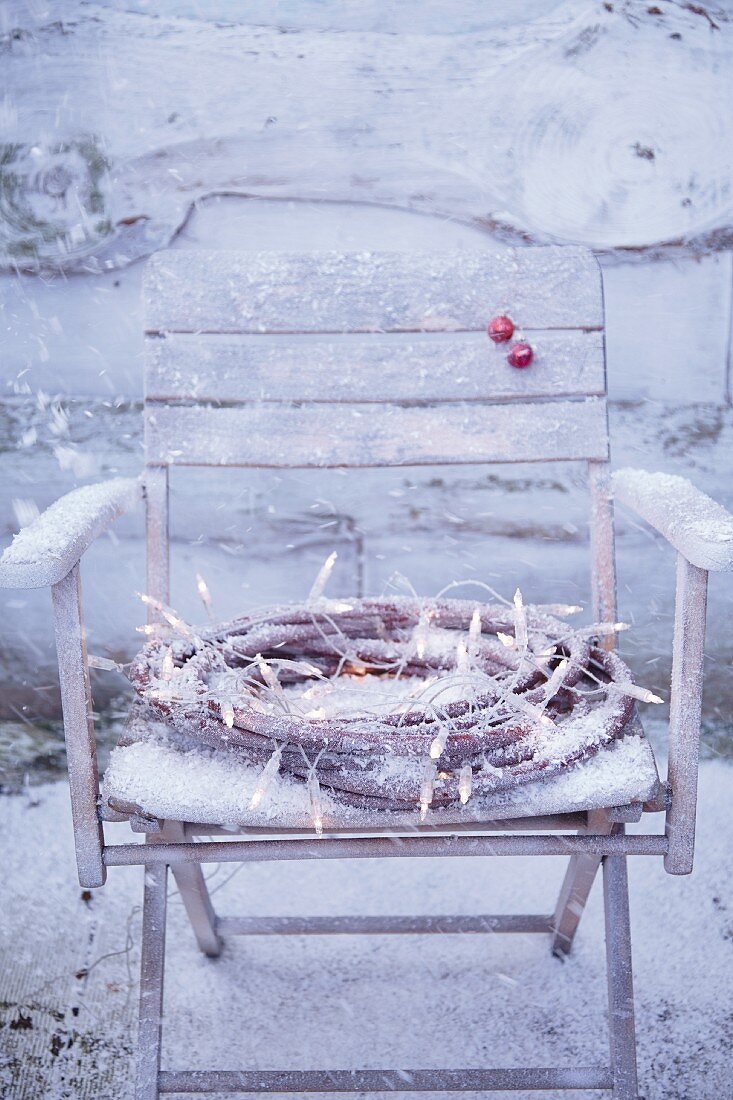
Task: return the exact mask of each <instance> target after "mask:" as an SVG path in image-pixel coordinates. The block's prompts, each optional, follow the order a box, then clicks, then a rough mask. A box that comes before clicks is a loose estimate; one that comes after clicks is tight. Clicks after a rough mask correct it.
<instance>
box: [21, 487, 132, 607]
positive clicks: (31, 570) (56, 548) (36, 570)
mask: <svg viewBox="0 0 733 1100" xmlns="http://www.w3.org/2000/svg"><path fill="white" fill-rule="evenodd" d="M141 499H142V481H141V480H139V479H137V478H129V477H118V478H114V479H113V480H112V481H103V482H101V483H100V484H98V485H85V486H83V487H82V488H81V489H74V490H72V492H70V493H67V494H66V495H65V496H63V497H61V498H60V499H59V500H57V501H55V502H54V503H53V504H52V505H50V507H48V508H47V509H46V511H45V512H43V513H42V514H41V515H40V516H39V517H38V519H35V520H34V521H33V523H30V524H29V525H28V526H27V527H24V528H23V530H22V531H20V532H19V533H18V534H17V535H15V537H14V538H13V541H12V543H11V544H10V546H8V548H7V549H6V550H5V552H4V553H3V555H2V556H1V557H0V588H44V587H46V586H47V585H54V584H58V582H59V581H60V580H63V578H64V577H65V576H66V575H67V573H68V572H69V570H70V569H72V568H73V567H74V566H75V565H76V564H77V562H78V561H79V559H80V558H81V556H82V554H83V553H84V551H85V550H86V549H87V547H88V546H89V545H90V544H91V543H92V542H94V540H95V539H96V538H97V536H98V535H101V534H102V532H103V531H106V529H107V528H108V527H109V526H110V524H111V523H112V522H113V520H115V519H117V517H118V516H120V515H122V514H123V513H124V512H129V511H130V510H131V509H132V508H134V507H135V505H136V504H137V503H138V501H140V500H141Z"/></svg>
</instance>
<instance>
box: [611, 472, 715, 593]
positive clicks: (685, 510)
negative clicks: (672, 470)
mask: <svg viewBox="0 0 733 1100" xmlns="http://www.w3.org/2000/svg"><path fill="white" fill-rule="evenodd" d="M613 486H614V492H615V496H616V499H617V500H619V501H620V502H621V503H622V504H625V505H626V506H627V507H628V508H631V509H632V511H634V512H636V514H637V515H639V516H641V518H642V519H644V520H646V522H647V523H648V524H650V525H651V526H652V527H654V528H655V530H657V531H659V533H660V534H662V535H664V537H665V538H666V539H667V540H668V541H669V542H670V543H671V544H672V546H674V548H675V549H676V550H677V551H679V553H680V554H682V556H683V557H684V558H686V559H687V561H689V562H690V563H691V564H692V565H696V566H698V568H700V569H706V570H710V571H712V572H718V571H720V572H728V571H729V570H731V569H733V515H731V513H730V512H728V511H727V510H726V509H725V508H723V506H722V505H721V504H718V503H717V501H714V500H713V499H712V498H711V497H709V496H708V495H707V494H706V493H703V492H701V491H700V490H699V489H697V488H696V487H695V486H694V485H692V484H691V482H689V481H688V480H687V478H684V477H679V476H677V475H675V474H661V473H648V472H647V471H646V470H631V469H624V470H617V471H616V473H615V474H614V477H613Z"/></svg>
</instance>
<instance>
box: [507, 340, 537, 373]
mask: <svg viewBox="0 0 733 1100" xmlns="http://www.w3.org/2000/svg"><path fill="white" fill-rule="evenodd" d="M532 357H533V352H532V348H531V347H530V346H529V344H515V345H514V347H513V348H512V350H511V351H510V352H509V354H508V355H507V362H508V363H509V365H510V366H512V367H517V369H518V370H523V369H524V367H528V366H529V364H530V363H531V362H532Z"/></svg>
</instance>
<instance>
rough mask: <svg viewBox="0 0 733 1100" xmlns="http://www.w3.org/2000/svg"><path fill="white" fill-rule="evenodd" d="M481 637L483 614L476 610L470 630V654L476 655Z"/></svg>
mask: <svg viewBox="0 0 733 1100" xmlns="http://www.w3.org/2000/svg"><path fill="white" fill-rule="evenodd" d="M480 637H481V612H480V611H479V609H478V608H475V609H474V612H473V615H472V616H471V623H470V626H469V628H468V649H469V652H470V653H475V652H476V648H477V646H478V641H479V638H480Z"/></svg>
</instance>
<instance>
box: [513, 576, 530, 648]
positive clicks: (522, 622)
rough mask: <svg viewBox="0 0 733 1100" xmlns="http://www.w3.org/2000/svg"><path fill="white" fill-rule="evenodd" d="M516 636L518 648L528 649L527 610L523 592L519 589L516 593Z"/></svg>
mask: <svg viewBox="0 0 733 1100" xmlns="http://www.w3.org/2000/svg"><path fill="white" fill-rule="evenodd" d="M514 637H515V640H516V644H517V649H526V647H527V641H528V638H527V612H526V611H525V608H524V601H523V600H522V593H521V592H520V591H519V589H517V590H516V592H515V593H514Z"/></svg>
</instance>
